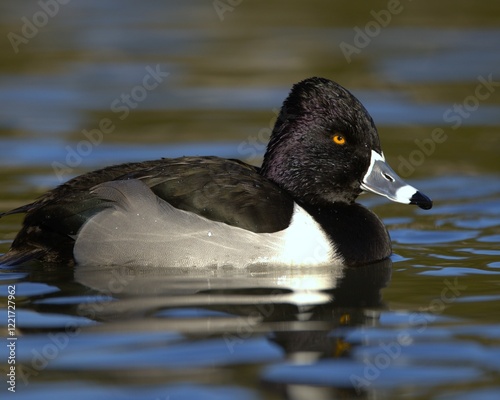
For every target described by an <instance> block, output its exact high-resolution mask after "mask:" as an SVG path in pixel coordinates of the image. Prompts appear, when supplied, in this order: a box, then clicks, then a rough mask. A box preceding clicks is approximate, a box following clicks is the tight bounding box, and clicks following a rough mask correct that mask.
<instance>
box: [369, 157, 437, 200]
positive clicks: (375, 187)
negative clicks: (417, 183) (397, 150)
mask: <svg viewBox="0 0 500 400" xmlns="http://www.w3.org/2000/svg"><path fill="white" fill-rule="evenodd" d="M361 189H363V190H366V191H368V192H373V193H377V194H379V195H381V196H385V197H387V198H388V199H389V200H392V201H396V202H398V203H403V204H415V205H417V206H419V207H420V208H422V209H424V210H429V209H430V208H432V200H431V199H429V198H428V197H427V196H426V195H425V194H423V193H421V192H419V191H418V190H417V189H415V188H414V187H413V186H410V185H408V184H407V183H406V182H405V181H403V180H402V179H401V178H400V177H399V176H398V175H397V174H396V173H395V172H394V170H393V169H392V168H391V167H390V166H389V164H387V163H386V162H385V159H384V157H383V156H382V155H380V154H379V153H377V152H376V151H373V150H372V157H371V162H370V166H369V167H368V171H367V172H366V174H365V176H364V178H363V181H362V183H361Z"/></svg>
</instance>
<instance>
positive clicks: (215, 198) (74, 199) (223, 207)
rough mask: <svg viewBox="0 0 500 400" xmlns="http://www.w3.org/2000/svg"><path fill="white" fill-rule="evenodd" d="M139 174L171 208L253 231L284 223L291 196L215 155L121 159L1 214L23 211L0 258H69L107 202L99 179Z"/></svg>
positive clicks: (251, 171)
mask: <svg viewBox="0 0 500 400" xmlns="http://www.w3.org/2000/svg"><path fill="white" fill-rule="evenodd" d="M119 179H140V180H142V181H143V182H144V183H145V184H146V185H148V186H149V187H150V188H151V190H152V191H153V192H154V193H155V194H156V195H157V196H158V197H160V198H162V199H164V200H166V201H167V202H169V203H170V204H172V205H173V206H174V207H177V208H180V209H183V210H186V211H191V212H194V213H197V214H199V215H202V216H204V217H206V218H209V219H212V220H215V221H219V222H224V223H227V224H229V225H233V226H237V227H240V228H243V229H247V230H250V231H253V232H275V231H279V230H282V229H284V228H286V227H287V226H288V224H289V222H290V220H291V217H292V213H293V199H292V198H291V197H290V196H289V195H288V194H287V193H286V192H284V191H282V190H281V189H280V188H278V187H277V186H276V185H274V184H273V183H272V182H270V181H268V180H267V179H265V178H263V177H262V176H261V175H260V174H259V173H258V169H257V168H256V167H253V166H250V165H248V164H245V163H243V162H241V161H238V160H227V159H221V158H217V157H182V158H177V159H163V160H155V161H147V162H142V163H131V164H122V165H117V166H113V167H108V168H104V169H101V170H98V171H93V172H90V173H87V174H84V175H81V176H78V177H76V178H74V179H72V180H70V181H68V182H67V183H65V184H63V185H61V186H59V187H57V188H55V189H53V190H51V191H49V192H47V193H46V194H45V195H44V196H42V197H41V198H40V199H39V200H37V201H35V202H33V203H31V204H28V205H26V206H23V207H19V208H17V209H15V210H12V211H10V212H7V213H5V214H12V213H18V212H25V213H26V217H25V220H24V223H23V227H22V228H21V230H20V232H19V233H18V235H17V236H16V238H15V240H14V242H13V244H12V247H11V250H10V251H9V252H8V253H7V254H6V255H4V256H3V257H0V262H3V263H7V264H17V263H20V262H25V261H26V260H27V259H33V258H35V259H41V260H43V261H47V262H71V261H72V260H73V245H74V239H73V235H76V234H77V232H78V231H79V229H80V228H81V226H82V225H83V224H84V223H85V221H86V220H87V219H89V218H90V217H91V216H92V215H94V214H96V213H97V212H99V211H100V210H102V209H104V208H106V207H109V206H110V205H111V204H110V203H109V201H107V200H103V199H100V198H98V197H95V196H94V195H92V194H91V189H92V188H93V187H94V186H96V185H98V184H100V183H103V182H106V181H110V180H119Z"/></svg>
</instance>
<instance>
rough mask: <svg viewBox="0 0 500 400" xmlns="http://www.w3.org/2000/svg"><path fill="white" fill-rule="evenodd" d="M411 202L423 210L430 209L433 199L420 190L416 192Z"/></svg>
mask: <svg viewBox="0 0 500 400" xmlns="http://www.w3.org/2000/svg"><path fill="white" fill-rule="evenodd" d="M410 204H415V205H416V206H419V207H420V208H421V209H422V210H430V209H431V208H432V200H431V199H429V198H428V197H427V196H426V195H425V194H423V193H420V192H415V194H414V195H413V196H411V199H410Z"/></svg>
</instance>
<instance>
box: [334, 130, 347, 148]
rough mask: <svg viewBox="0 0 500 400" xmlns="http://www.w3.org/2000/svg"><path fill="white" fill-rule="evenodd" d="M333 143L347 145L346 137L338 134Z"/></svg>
mask: <svg viewBox="0 0 500 400" xmlns="http://www.w3.org/2000/svg"><path fill="white" fill-rule="evenodd" d="M332 140H333V143H335V144H340V145H341V146H342V145H344V144H345V137H344V136H342V135H340V134H338V133H336V134H335V135H333V139H332Z"/></svg>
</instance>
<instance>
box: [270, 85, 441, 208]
mask: <svg viewBox="0 0 500 400" xmlns="http://www.w3.org/2000/svg"><path fill="white" fill-rule="evenodd" d="M262 174H263V175H264V176H266V177H267V178H269V179H271V180H272V181H274V182H275V183H277V184H278V185H279V186H281V187H282V188H284V189H286V190H288V191H289V192H290V193H291V194H292V195H293V196H294V197H295V198H297V199H300V200H301V201H303V202H306V203H309V204H318V205H320V204H322V203H332V202H345V203H349V204H350V203H352V202H354V201H355V199H356V198H357V197H358V195H359V194H360V193H361V192H362V191H363V190H364V191H370V192H374V193H377V194H379V195H382V196H385V197H387V198H389V199H390V200H392V201H396V202H399V203H405V204H416V205H418V206H419V207H420V208H423V209H429V208H431V207H432V201H431V200H430V199H429V198H428V197H427V196H425V195H423V194H422V193H420V192H419V191H418V190H417V189H415V188H414V187H412V186H410V185H408V184H407V183H405V182H404V181H403V180H402V179H401V178H400V177H399V176H398V175H397V174H396V173H395V172H394V171H393V170H392V168H391V167H390V166H389V165H388V164H387V163H386V162H385V158H384V154H383V152H382V149H381V147H380V140H379V136H378V132H377V128H376V127H375V124H374V122H373V119H372V118H371V117H370V115H369V114H368V111H366V109H365V108H364V107H363V105H362V104H361V103H360V102H359V101H358V99H356V98H355V97H354V96H353V95H352V94H351V93H350V92H349V91H347V90H346V89H344V88H343V87H342V86H340V85H339V84H337V83H335V82H332V81H331V80H328V79H324V78H309V79H306V80H304V81H302V82H299V83H297V84H296V85H294V86H293V88H292V90H291V92H290V94H289V96H288V98H287V99H286V100H285V102H284V103H283V107H282V108H281V111H280V114H279V116H278V119H277V121H276V124H275V126H274V130H273V133H272V135H271V139H270V141H269V144H268V147H267V151H266V154H265V156H264V162H263V165H262Z"/></svg>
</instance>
